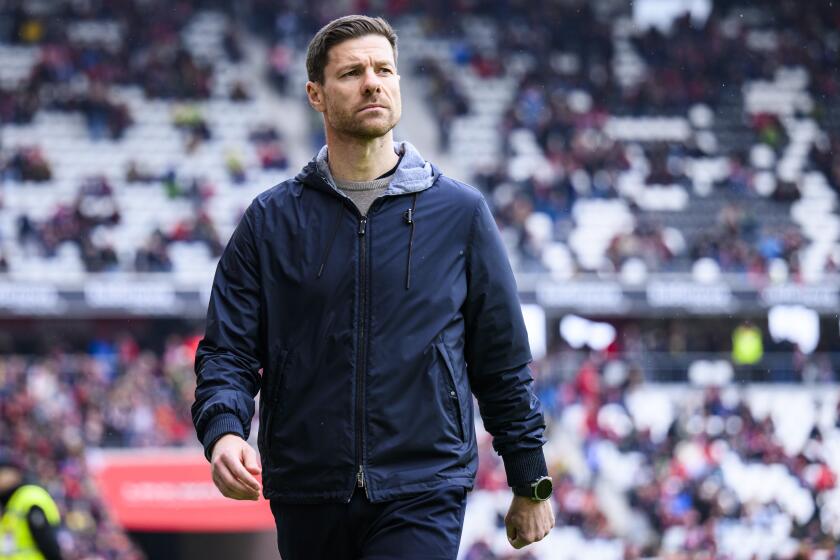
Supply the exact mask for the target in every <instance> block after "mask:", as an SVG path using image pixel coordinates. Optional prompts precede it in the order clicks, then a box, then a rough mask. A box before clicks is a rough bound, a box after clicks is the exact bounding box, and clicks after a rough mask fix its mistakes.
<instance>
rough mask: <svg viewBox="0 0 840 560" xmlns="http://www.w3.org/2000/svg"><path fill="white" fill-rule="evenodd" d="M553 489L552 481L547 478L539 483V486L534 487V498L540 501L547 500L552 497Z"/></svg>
mask: <svg viewBox="0 0 840 560" xmlns="http://www.w3.org/2000/svg"><path fill="white" fill-rule="evenodd" d="M551 489H552V484H551V479H550V478H549V477H545V478H543V479H541V480H540V481H539V482H537V485H536V486H535V487H534V497H535V498H536V499H538V500H547V499H548V498H549V496H551Z"/></svg>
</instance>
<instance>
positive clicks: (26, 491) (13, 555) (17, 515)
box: [0, 450, 61, 560]
mask: <svg viewBox="0 0 840 560" xmlns="http://www.w3.org/2000/svg"><path fill="white" fill-rule="evenodd" d="M59 520H60V519H59V513H58V506H56V504H55V502H54V501H53V499H52V498H51V497H50V495H49V494H48V493H47V491H46V490H44V489H43V488H41V487H40V486H36V485H34V484H24V478H23V469H22V468H21V466H20V464H18V463H17V461H15V459H14V458H13V457H12V455H11V452H9V451H7V450H0V560H6V559H8V560H61V550H60V549H59V547H58V541H57V540H56V536H55V528H56V527H57V526H58V523H59Z"/></svg>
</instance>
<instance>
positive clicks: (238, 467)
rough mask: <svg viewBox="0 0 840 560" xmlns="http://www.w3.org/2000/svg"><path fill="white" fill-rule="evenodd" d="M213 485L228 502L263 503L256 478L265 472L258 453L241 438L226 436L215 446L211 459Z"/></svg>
mask: <svg viewBox="0 0 840 560" xmlns="http://www.w3.org/2000/svg"><path fill="white" fill-rule="evenodd" d="M210 468H211V471H212V473H213V483H214V484H215V485H216V488H218V489H219V491H220V492H221V493H222V495H223V496H225V497H227V498H233V499H234V500H255V501H256V500H259V499H260V491H261V490H262V485H261V484H260V483H259V481H258V480H257V479H256V478H254V475H258V474H260V473H261V472H262V468H261V467H260V463H259V461H257V452H256V451H254V448H253V447H251V446H250V445H248V442H246V441H245V440H244V439H242V438H241V437H239V436H237V435H235V434H225V435H223V436H222V437H220V438H219V440H218V441H216V443H215V444H214V445H213V450H212V451H211V457H210Z"/></svg>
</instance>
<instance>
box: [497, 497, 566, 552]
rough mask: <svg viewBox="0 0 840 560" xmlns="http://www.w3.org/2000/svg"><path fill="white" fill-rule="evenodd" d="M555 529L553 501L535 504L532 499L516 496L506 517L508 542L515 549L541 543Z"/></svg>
mask: <svg viewBox="0 0 840 560" xmlns="http://www.w3.org/2000/svg"><path fill="white" fill-rule="evenodd" d="M552 527H554V512H553V511H552V510H551V500H546V501H544V502H535V501H534V500H532V499H531V498H525V497H523V496H514V497H513V501H512V502H511V503H510V509H508V512H507V515H506V516H505V528H506V529H507V537H508V542H510V544H511V546H513V548H522V547H524V546H528V545H529V544H531V543H535V542H537V541H541V540H542V539H543V537H545V536H546V535H548V532H549V531H551V528H552Z"/></svg>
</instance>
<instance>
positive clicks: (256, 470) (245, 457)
mask: <svg viewBox="0 0 840 560" xmlns="http://www.w3.org/2000/svg"><path fill="white" fill-rule="evenodd" d="M242 463H243V464H244V465H245V468H246V469H247V470H248V472H250V473H251V474H254V475H257V474H260V473H262V465H260V462H259V461H258V460H257V452H256V451H254V448H253V447H251V446H250V445H249V446H247V447H245V448H243V450H242Z"/></svg>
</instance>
